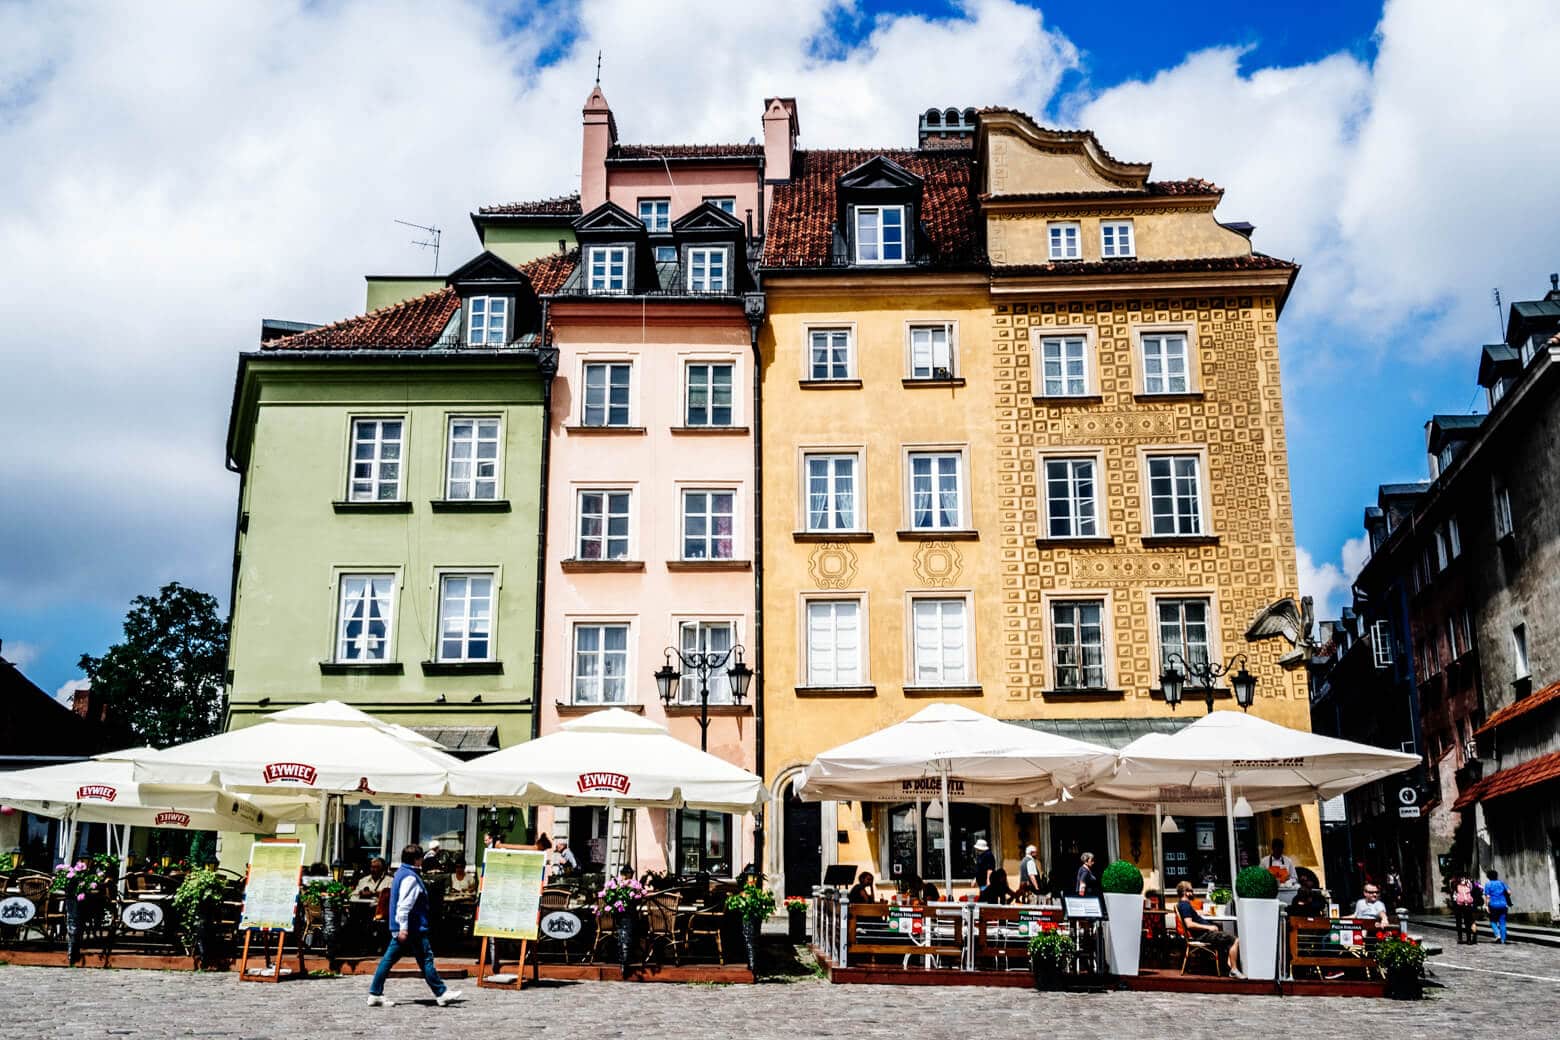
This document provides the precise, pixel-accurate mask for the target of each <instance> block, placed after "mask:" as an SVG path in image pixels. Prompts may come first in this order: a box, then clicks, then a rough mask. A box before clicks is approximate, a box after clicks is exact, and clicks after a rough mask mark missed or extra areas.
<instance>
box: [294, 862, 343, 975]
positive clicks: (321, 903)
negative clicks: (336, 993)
mask: <svg viewBox="0 0 1560 1040" xmlns="http://www.w3.org/2000/svg"><path fill="white" fill-rule="evenodd" d="M351 898H352V889H351V888H350V887H349V886H348V885H347V884H346V882H344V881H336V880H333V879H329V878H322V879H319V880H315V881H310V882H309V883H308V884H307V885H304V886H303V891H302V892H300V893H299V894H298V899H299V901H300V902H302V903H303V905H304V906H317V907H319V909H320V937H321V938H322V939H324V940H325V956H326V957H330V958H334V957H335V956H336V950H337V941H338V940H339V938H340V936H341V926H342V924H343V923H344V922H345V921H346V917H347V900H349V899H351Z"/></svg>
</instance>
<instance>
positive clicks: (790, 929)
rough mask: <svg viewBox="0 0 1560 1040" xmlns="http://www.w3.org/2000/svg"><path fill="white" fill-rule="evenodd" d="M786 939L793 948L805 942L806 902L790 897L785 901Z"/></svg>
mask: <svg viewBox="0 0 1560 1040" xmlns="http://www.w3.org/2000/svg"><path fill="white" fill-rule="evenodd" d="M785 914H786V937H787V938H788V939H790V941H791V944H792V945H793V946H800V945H802V943H804V942H806V941H807V900H805V899H797V898H796V897H794V896H793V897H792V898H790V899H787V900H786V901H785Z"/></svg>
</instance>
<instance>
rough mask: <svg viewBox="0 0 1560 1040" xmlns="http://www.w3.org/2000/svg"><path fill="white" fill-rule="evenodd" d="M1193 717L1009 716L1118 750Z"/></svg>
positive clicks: (1022, 723) (1184, 724)
mask: <svg viewBox="0 0 1560 1040" xmlns="http://www.w3.org/2000/svg"><path fill="white" fill-rule="evenodd" d="M1195 718H1196V717H1195V716H1187V717H1186V718H1183V719H1012V720H1010V721H1012V722H1014V723H1017V724H1018V725H1020V726H1028V727H1029V728H1030V729H1037V730H1040V731H1041V732H1044V733H1054V734H1056V735H1057V736H1059V737H1071V738H1072V739H1074V740H1086V741H1088V742H1089V743H1091V744H1102V745H1104V746H1105V747H1108V748H1116V749H1117V750H1120V749H1121V748H1124V747H1126V746H1127V745H1128V744H1130V743H1132V742H1133V741H1134V740H1136V739H1137V738H1139V737H1145V736H1147V735H1148V734H1150V733H1163V734H1166V735H1167V736H1168V735H1169V734H1171V733H1179V732H1180V731H1181V730H1182V729H1184V728H1185V727H1187V726H1189V725H1191V724H1192V722H1193V721H1195Z"/></svg>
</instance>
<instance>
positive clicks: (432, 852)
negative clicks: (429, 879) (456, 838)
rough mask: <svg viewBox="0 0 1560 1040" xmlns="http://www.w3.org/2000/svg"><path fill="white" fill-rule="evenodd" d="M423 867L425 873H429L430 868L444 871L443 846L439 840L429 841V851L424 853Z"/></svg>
mask: <svg viewBox="0 0 1560 1040" xmlns="http://www.w3.org/2000/svg"><path fill="white" fill-rule="evenodd" d="M422 868H423V873H427V872H428V871H430V870H438V871H442V870H443V869H444V851H443V846H441V845H440V844H439V843H438V842H437V841H430V842H429V843H428V851H427V852H425V853H423V861H422Z"/></svg>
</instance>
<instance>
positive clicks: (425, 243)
mask: <svg viewBox="0 0 1560 1040" xmlns="http://www.w3.org/2000/svg"><path fill="white" fill-rule="evenodd" d="M396 223H397V224H400V225H401V226H402V227H409V228H416V229H417V230H418V231H422V232H425V233H426V234H427V235H428V237H427V238H425V239H423V240H422V241H418V240H417V239H415V238H414V239H412V245H414V246H417V247H419V248H422V249H432V250H433V273H434V274H438V273H439V236H440V235H441V234H443V232H441V231H440V230H439V229H438V228H436V227H427V226H426V225H423V224H413V223H412V222H411V221H409V220H397V221H396Z"/></svg>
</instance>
